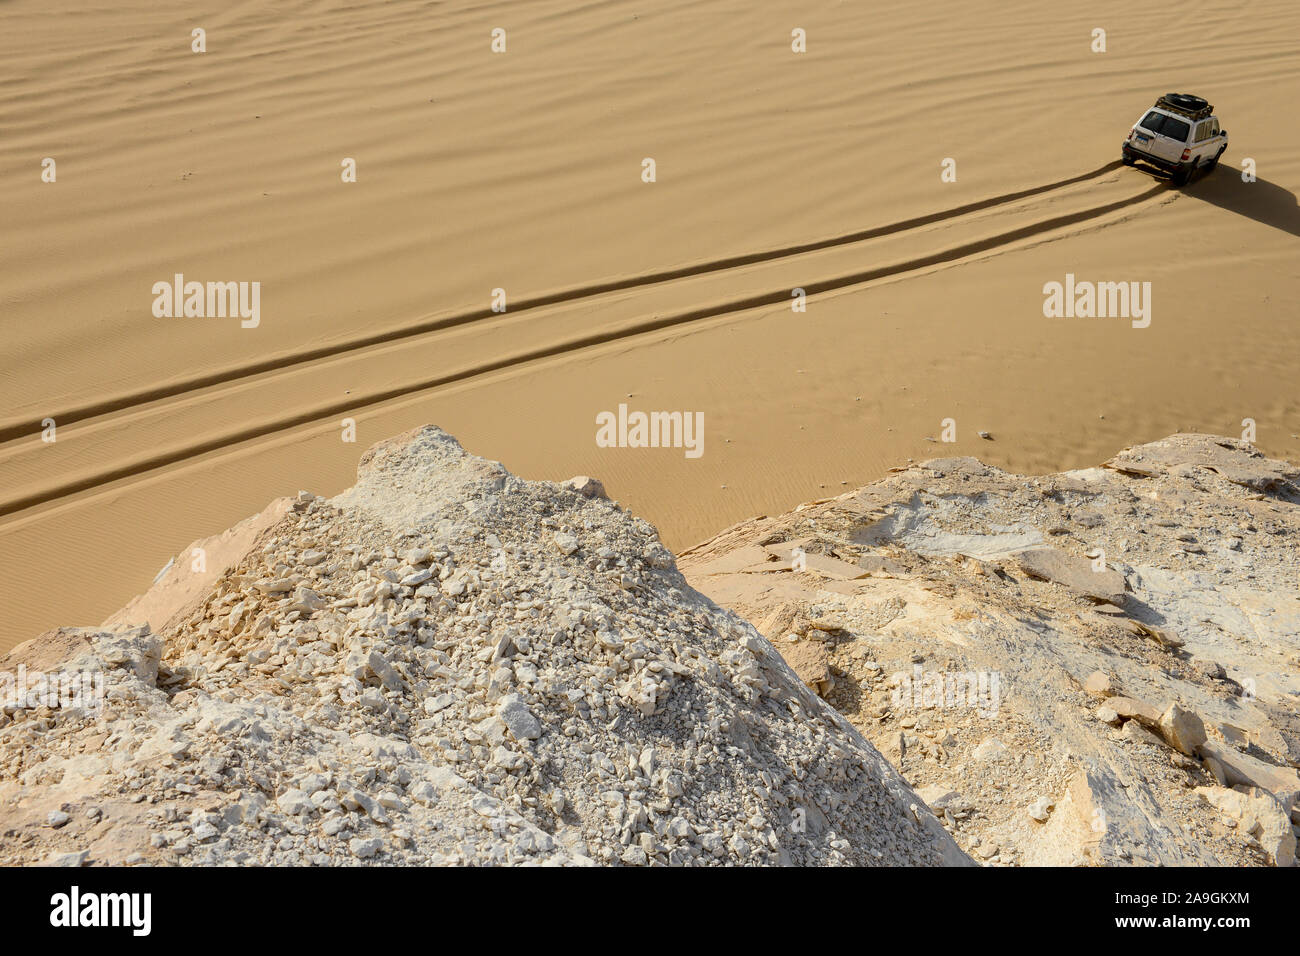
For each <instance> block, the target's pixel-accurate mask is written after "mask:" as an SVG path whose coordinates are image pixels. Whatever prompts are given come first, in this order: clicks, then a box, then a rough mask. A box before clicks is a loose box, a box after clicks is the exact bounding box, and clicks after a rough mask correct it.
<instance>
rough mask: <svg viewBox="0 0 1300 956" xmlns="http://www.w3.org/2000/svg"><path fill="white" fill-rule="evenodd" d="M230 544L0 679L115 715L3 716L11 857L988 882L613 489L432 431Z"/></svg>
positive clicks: (2, 765)
mask: <svg viewBox="0 0 1300 956" xmlns="http://www.w3.org/2000/svg"><path fill="white" fill-rule="evenodd" d="M210 543H213V546H212V547H211V548H210V549H209V548H205V547H204V544H205V543H204V542H198V543H196V546H197V547H198V548H200V549H202V550H201V551H200V552H197V553H196V552H194V551H192V550H187V552H185V553H183V554H182V555H180V556H178V558H177V560H176V561H175V562H174V563H173V564H172V565H171V566H169V568H168V569H167V571H166V572H165V573H164V574H163V575H161V576H160V579H159V580H158V582H157V583H156V584H155V587H154V589H153V590H152V591H151V592H150V594H148V595H145V596H143V597H142V598H141V599H138V600H137V601H135V602H133V603H132V604H131V605H129V606H128V607H127V608H125V609H124V610H123V611H122V612H119V614H117V615H114V617H113V618H112V619H110V624H109V625H106V626H105V628H103V629H61V630H59V631H55V632H52V633H50V634H47V635H44V636H42V637H41V638H38V639H36V640H35V641H32V642H29V643H28V644H26V645H23V646H21V647H19V648H16V649H15V650H14V652H13V653H11V654H10V655H9V656H8V657H7V658H6V659H5V660H4V661H0V671H9V672H13V671H15V670H16V669H17V668H19V666H20V665H21V666H22V667H24V668H25V669H26V670H27V671H28V672H35V671H38V670H39V671H42V672H44V673H47V674H48V673H54V672H59V671H63V672H66V671H70V670H76V671H77V672H79V673H87V674H99V675H101V676H102V678H103V681H104V685H103V686H104V697H105V699H104V702H103V706H102V708H98V709H96V707H95V706H94V700H93V699H92V698H87V699H86V700H84V701H83V702H82V706H80V707H79V706H74V705H72V704H71V703H70V702H68V701H51V700H49V699H44V700H43V701H33V700H20V701H17V702H15V703H13V704H11V706H9V707H7V708H6V709H5V713H4V715H3V716H0V814H2V816H3V820H0V823H3V829H4V830H6V831H10V832H11V834H12V835H11V836H10V837H8V838H7V839H6V840H4V841H3V843H2V844H0V847H2V848H0V862H5V863H15V862H23V863H29V862H41V861H52V862H61V863H118V862H121V861H124V860H128V861H140V862H150V863H176V862H182V863H224V862H235V863H278V864H298V863H316V864H341V863H354V862H356V861H358V860H363V861H368V862H376V863H499V864H523V863H585V862H597V863H624V864H647V863H659V864H691V863H744V864H759V863H795V864H827V863H854V864H939V863H965V862H968V859H967V858H966V857H965V855H964V854H963V853H962V852H961V851H960V850H959V849H958V848H957V846H956V844H955V843H954V842H953V840H952V839H951V838H950V837H949V836H948V834H947V833H946V832H945V831H944V830H943V828H942V827H941V826H940V825H939V823H938V822H937V820H936V819H935V818H934V817H933V816H932V815H931V813H930V812H929V810H927V809H926V807H925V805H924V803H923V802H922V801H921V800H920V799H919V798H918V797H917V796H916V795H915V794H914V793H913V792H912V791H911V790H910V789H909V787H908V786H907V784H906V783H905V782H904V781H903V780H902V778H901V777H900V776H899V775H898V774H897V773H896V772H895V771H894V770H893V768H892V767H891V766H890V765H889V764H888V763H887V762H886V761H885V760H884V759H883V758H882V757H881V756H880V755H879V754H878V753H877V752H876V751H875V750H874V749H873V748H872V747H871V746H870V745H869V744H868V743H866V741H865V740H864V739H863V738H862V737H861V736H860V735H859V734H858V732H857V731H856V730H854V729H853V728H852V726H850V724H849V723H848V722H847V721H845V720H844V719H843V718H841V717H840V716H839V715H838V714H837V713H835V712H834V711H833V710H832V709H831V708H830V707H829V706H827V705H826V704H824V703H823V702H822V701H821V700H820V699H818V698H817V696H816V695H815V694H813V693H812V692H811V691H810V690H809V689H807V687H806V686H805V685H804V684H803V682H802V681H800V680H799V679H798V677H797V676H796V675H795V673H794V672H793V671H792V670H791V669H790V667H789V666H787V664H786V663H785V662H784V661H783V660H782V658H781V656H780V655H779V654H777V653H776V652H775V651H774V650H773V648H772V646H771V645H770V644H769V643H768V641H767V640H766V639H765V638H764V637H762V636H761V635H760V634H759V633H758V632H757V631H756V630H755V629H754V628H753V627H752V626H750V625H749V624H747V623H745V622H744V621H743V620H741V619H740V618H739V617H737V616H736V615H735V614H733V613H731V612H729V611H726V610H723V609H721V608H720V607H718V606H717V605H716V604H714V603H713V602H712V601H710V600H709V599H707V598H705V597H703V596H702V595H700V594H699V593H698V592H696V591H694V590H693V589H692V588H690V587H689V586H688V585H687V584H686V582H685V580H684V579H683V578H682V577H681V575H680V574H679V573H678V571H677V569H676V566H675V563H674V560H673V556H672V555H671V554H670V553H669V552H668V551H667V550H666V549H665V548H664V547H663V545H662V544H660V542H659V540H658V537H657V535H656V532H655V530H654V529H653V528H652V527H651V526H650V525H648V524H647V523H646V522H644V521H642V520H640V519H637V518H634V517H632V516H630V515H628V514H626V513H625V512H623V511H621V510H620V509H619V508H618V507H617V506H616V505H615V504H613V503H612V502H610V501H608V500H607V499H605V498H604V496H603V493H602V492H601V489H600V487H599V483H598V482H594V481H592V480H590V479H588V480H586V481H583V482H580V483H578V484H576V485H575V486H574V487H565V486H562V485H558V484H552V483H546V482H527V481H522V480H520V479H518V478H516V477H514V476H512V475H511V474H509V473H508V472H507V471H506V470H505V469H504V468H503V467H502V466H501V465H499V464H496V463H493V462H488V461H484V460H482V459H479V458H476V457H474V456H472V455H469V454H467V453H465V452H464V451H463V450H462V449H461V447H460V446H459V445H458V444H457V443H456V442H455V440H454V439H452V438H451V437H450V436H448V435H446V434H445V433H443V432H442V431H440V430H438V429H436V428H433V427H425V428H422V429H419V430H416V431H414V432H410V433H408V434H406V435H403V436H400V437H398V438H395V439H392V440H390V441H387V442H384V443H382V444H380V445H377V446H376V447H374V448H372V449H371V450H370V451H369V452H367V453H366V455H365V457H364V458H363V459H362V462H361V465H360V468H359V480H358V483H357V485H356V486H355V487H353V488H352V489H350V490H349V491H347V492H345V493H344V494H342V495H340V496H338V497H337V498H335V499H333V500H325V499H322V498H316V497H314V496H312V495H310V494H306V493H303V494H300V495H299V496H298V498H297V499H296V500H293V501H284V500H282V501H279V502H276V503H273V504H272V505H271V506H270V507H269V508H268V510H267V512H264V513H263V515H261V516H258V517H256V518H254V519H251V520H250V521H249V522H245V523H244V524H242V525H241V526H239V528H236V529H232V531H231V532H230V533H228V534H226V535H223V536H221V538H220V539H211V542H210ZM217 545H219V546H217ZM200 557H201V558H202V559H203V560H196V558H200ZM47 698H48V695H47Z"/></svg>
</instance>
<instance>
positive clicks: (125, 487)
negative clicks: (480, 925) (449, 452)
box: [0, 0, 1300, 647]
mask: <svg viewBox="0 0 1300 956" xmlns="http://www.w3.org/2000/svg"><path fill="white" fill-rule="evenodd" d="M0 26H2V28H0V56H3V58H4V61H5V62H6V63H8V64H10V65H11V71H10V74H9V78H8V79H7V80H5V81H4V82H0V125H3V127H4V129H5V136H4V137H3V139H0V208H3V209H4V210H5V225H6V227H7V228H5V229H4V230H3V231H0V308H2V309H3V313H2V314H3V322H4V329H5V348H4V353H3V362H2V364H0V395H2V396H3V403H0V570H2V571H3V575H0V581H2V582H3V590H2V591H0V601H2V602H3V606H4V607H5V608H6V610H7V613H6V614H5V615H4V617H3V620H0V647H4V646H8V645H11V644H13V643H14V642H16V641H18V640H21V639H25V638H26V637H30V636H32V635H33V634H35V633H36V632H37V631H39V630H41V629H43V628H45V627H47V626H51V625H53V624H55V623H60V624H68V623H74V622H80V623H86V624H92V623H96V622H98V621H100V620H102V619H103V617H104V616H106V615H107V614H108V613H110V612H111V611H112V610H113V609H115V608H117V607H119V606H120V605H121V604H123V603H124V601H125V600H126V599H127V598H129V597H130V596H131V595H132V594H134V593H137V592H139V591H140V590H142V589H143V588H144V587H145V586H147V585H148V583H149V581H150V580H151V579H152V577H153V574H154V573H155V572H156V571H157V569H158V568H159V567H161V566H162V564H163V563H164V562H165V561H166V560H167V559H168V557H169V556H171V555H173V554H175V553H176V552H177V551H178V550H179V549H180V548H181V547H183V546H184V545H185V544H187V543H188V542H189V541H191V540H193V539H195V538H198V537H200V536H203V535H207V534H211V533H213V532H215V531H218V530H220V529H222V528H225V527H228V526H229V525H231V524H233V523H234V522H235V521H237V520H239V519H240V518H242V517H245V516H246V515H248V514H251V513H252V512H254V511H256V510H258V509H259V508H260V507H261V506H262V505H263V504H264V503H265V501H266V500H268V499H269V498H271V497H274V496H276V495H279V494H286V493H292V492H294V491H296V490H297V489H298V488H300V487H305V488H311V489H312V490H314V491H317V492H319V493H325V494H329V493H333V492H336V491H338V490H339V489H341V488H343V487H345V486H346V485H348V484H349V483H350V482H351V480H352V476H353V474H354V473H355V466H356V460H357V458H358V457H359V455H360V453H361V451H362V450H363V449H364V448H365V447H367V446H368V445H369V444H371V443H373V442H374V441H376V440H378V439H379V438H381V437H384V436H386V435H390V434H396V433H398V432H400V431H403V430H405V429H407V428H410V427H412V426H414V425H417V424H420V423H423V422H426V421H436V422H438V423H439V424H441V425H443V426H444V427H446V428H448V429H449V430H451V431H453V432H455V433H456V434H458V435H459V436H460V437H461V438H462V439H463V440H464V441H466V442H467V443H468V444H472V445H473V447H475V448H476V449H478V450H479V451H481V452H483V453H485V454H494V455H496V456H497V457H498V458H500V459H501V460H503V461H504V462H505V463H506V464H507V465H509V466H510V467H511V468H512V469H513V470H515V471H517V472H518V473H520V474H523V475H525V476H528V477H547V478H564V477H567V476H568V475H570V474H573V473H576V472H587V473H591V474H597V475H600V476H601V477H602V478H603V479H604V480H605V482H606V485H607V487H608V488H609V490H610V492H611V494H613V495H614V496H615V497H617V498H618V499H620V500H621V501H623V502H624V503H625V504H627V505H628V506H630V507H632V508H633V509H635V510H637V511H638V512H641V513H644V514H645V515H646V516H647V517H649V518H651V519H652V520H653V521H654V522H655V523H656V524H657V525H658V526H659V527H660V528H661V529H663V531H664V533H665V535H666V538H667V542H668V544H669V545H670V546H675V547H678V546H684V545H686V544H689V543H691V542H692V541H694V540H697V539H700V538H703V537H705V536H706V535H708V534H710V533H712V532H714V531H716V530H718V529H719V528H721V527H723V526H725V525H727V524H729V523H731V522H733V521H736V520H738V519H740V518H743V517H746V516H748V515H752V514H755V513H759V512H765V513H775V512H776V511H781V510H785V509H788V508H790V507H791V506H793V505H794V504H796V503H798V502H800V501H805V500H808V499H811V498H816V497H820V496H823V495H825V494H826V493H828V492H831V491H836V492H838V491H839V490H841V485H840V482H844V483H847V484H849V485H858V484H862V483H865V482H866V481H868V480H870V479H872V478H874V477H876V476H878V475H879V474H881V473H882V472H884V471H885V470H887V469H888V468H889V467H891V466H893V465H896V464H898V463H899V462H901V461H904V460H905V459H907V458H909V457H916V458H921V457H930V456H932V455H933V454H935V453H936V452H935V448H936V446H935V445H934V444H932V443H931V442H928V441H926V438H927V436H928V437H931V438H934V437H938V435H939V429H940V422H941V421H942V420H943V419H945V418H949V417H951V418H954V419H955V420H956V422H957V442H956V444H955V445H954V446H947V447H949V448H952V449H954V450H955V452H956V453H959V454H968V453H972V452H975V451H978V453H979V454H980V456H981V457H982V458H984V459H986V460H989V461H992V462H995V463H997V464H999V465H1003V466H1005V467H1008V468H1011V469H1014V470H1016V471H1020V472H1032V471H1042V472H1046V471H1055V470H1059V469H1062V468H1068V467H1074V466H1079V465H1084V464H1088V463H1091V462H1094V461H1096V460H1099V459H1100V458H1101V457H1103V456H1104V455H1105V454H1107V453H1109V452H1110V451H1112V450H1113V449H1114V448H1115V447H1119V446H1122V445H1125V444H1130V443H1133V442H1136V441H1141V440H1144V439H1154V438H1157V437H1160V436H1162V435H1164V434H1168V433H1170V432H1174V431H1186V430H1202V431H1210V432H1216V433H1235V432H1237V431H1239V430H1240V429H1241V427H1242V426H1241V421H1242V419H1244V418H1253V419H1254V420H1255V421H1256V422H1257V423H1258V429H1259V434H1258V444H1259V446H1260V447H1261V448H1262V449H1263V450H1264V451H1266V452H1267V453H1268V454H1270V455H1273V456H1275V457H1289V458H1291V459H1295V458H1296V457H1297V456H1300V440H1297V439H1296V438H1295V437H1294V435H1295V434H1298V433H1300V397H1298V396H1297V395H1296V392H1295V387H1294V386H1295V382H1296V381H1298V380H1300V351H1297V350H1296V349H1294V348H1290V347H1288V343H1290V342H1292V341H1293V339H1294V325H1295V322H1296V320H1297V318H1300V306H1297V304H1296V302H1297V298H1298V297H1297V292H1298V291H1300V271H1298V270H1297V268H1296V262H1297V256H1296V251H1297V245H1296V240H1297V237H1300V208H1298V207H1297V205H1296V199H1295V190H1296V189H1297V187H1298V186H1300V159H1298V158H1297V156H1298V155H1300V154H1298V152H1297V149H1298V147H1300V142H1297V141H1298V140H1300V134H1298V133H1297V132H1296V131H1295V129H1294V124H1293V123H1291V122H1290V121H1289V118H1290V117H1291V116H1292V115H1293V114H1294V104H1295V102H1296V99H1297V94H1300V61H1297V60H1296V58H1295V55H1294V51H1293V41H1294V37H1295V36H1296V35H1298V34H1300V29H1298V28H1300V11H1298V10H1297V8H1296V7H1295V5H1294V4H1293V3H1290V2H1287V0H1270V2H1263V3H1254V4H1251V5H1250V7H1249V12H1248V14H1247V12H1246V8H1245V7H1244V6H1243V5H1242V4H1239V3H1226V2H1223V3H1215V2H1205V3H1200V4H1196V5H1194V7H1192V8H1191V9H1189V10H1187V11H1185V12H1184V13H1183V14H1182V15H1180V16H1179V18H1178V19H1177V20H1171V19H1170V18H1169V16H1168V13H1167V10H1165V9H1162V8H1159V7H1152V8H1150V9H1145V10H1141V9H1134V8H1133V5H1131V4H1125V3H1119V2H1107V3H1099V4H1094V5H1092V6H1090V7H1089V8H1088V9H1078V8H1069V9H1060V10H1058V9H1046V8H1043V7H1041V5H1037V4H1033V3H1029V2H1013V3H1009V4H1004V5H999V8H998V9H997V10H994V11H990V10H987V9H981V8H979V6H978V5H975V6H972V5H967V4H956V3H939V4H931V5H927V6H926V7H925V8H924V9H915V8H907V7H902V6H900V7H895V8H890V9H876V8H867V7H862V6H858V5H850V4H834V5H832V4H826V5H821V6H818V7H815V8H813V9H811V10H810V9H808V8H807V7H806V6H805V5H799V4H793V3H772V4H767V3H765V4H763V5H762V9H761V10H754V9H751V5H748V4H743V3H740V2H731V0H726V2H710V3H707V4H685V3H679V4H661V5H656V6H655V7H654V8H638V7H637V6H636V5H630V4H625V3H598V4H588V5H576V4H572V3H570V2H568V0H564V2H549V0H547V2H537V3H532V4H528V5H526V6H522V7H521V6H519V5H507V4H487V5H481V6H473V7H470V6H468V5H463V4H457V3H431V4H423V3H400V4H391V3H377V2H376V3H368V2H363V3H355V4H349V5H342V4H338V5H335V4H331V3H323V2H322V3H296V4H289V5H276V6H274V7H267V8H263V7H262V6H261V5H256V4H247V3H245V4H238V5H235V6H234V7H231V8H229V9H224V10H220V11H214V10H211V9H210V8H206V7H204V6H201V5H197V4H196V5H190V6H187V7H182V8H179V9H177V8H168V9H166V10H158V9H156V8H154V7H153V6H151V5H145V4H131V3H127V4H119V5H115V6H114V7H112V8H99V7H94V8H87V9H85V10H82V11H79V12H78V13H77V15H76V16H73V17H61V18H50V17H48V15H47V14H46V12H45V11H44V9H43V8H42V7H41V6H39V5H38V4H36V3H34V2H29V0H18V2H12V3H8V4H5V5H4V6H3V7H2V8H0ZM498 26H499V27H504V28H506V29H507V31H508V49H507V52H506V53H505V54H493V53H492V52H491V50H490V46H489V44H490V31H491V30H492V28H494V27H498ZM195 27H203V28H204V29H205V30H206V31H207V52H205V53H202V54H196V53H192V52H191V50H190V35H191V33H190V31H191V30H192V29H193V28H195ZM795 27H801V28H803V29H806V30H807V31H808V38H809V40H808V52H807V53H806V54H801V55H798V54H794V53H792V52H791V49H790V32H791V30H792V29H793V28H795ZM1095 27H1101V28H1104V29H1105V30H1106V31H1107V42H1108V50H1107V52H1106V53H1104V54H1099V53H1093V52H1091V51H1090V49H1089V44H1090V37H1091V32H1092V30H1093V29H1094V28H1095ZM1155 38H1158V42H1156V39H1155ZM1171 89H1187V90H1193V91H1196V92H1199V93H1202V94H1204V95H1206V96H1208V97H1209V98H1210V99H1211V100H1212V102H1214V103H1215V104H1216V107H1217V112H1218V114H1219V115H1220V116H1222V117H1223V122H1224V125H1225V126H1226V127H1227V128H1228V130H1229V132H1230V134H1231V142H1232V147H1231V149H1230V151H1229V152H1228V153H1227V154H1226V155H1225V157H1224V165H1223V167H1222V168H1220V169H1219V170H1218V171H1217V172H1216V173H1215V174H1214V175H1213V176H1212V177H1209V178H1205V179H1201V180H1199V181H1196V182H1194V183H1193V184H1192V185H1190V186H1189V187H1187V188H1186V189H1185V190H1182V191H1178V190H1174V189H1172V188H1171V187H1169V186H1168V185H1167V184H1165V183H1164V182H1163V181H1162V180H1160V179H1158V178H1156V177H1154V176H1152V175H1151V174H1150V173H1149V172H1142V171H1139V170H1133V169H1126V168H1121V167H1119V166H1118V165H1117V162H1116V161H1117V159H1118V150H1119V142H1120V140H1121V139H1122V136H1123V134H1124V132H1125V131H1126V129H1127V127H1128V125H1129V124H1130V123H1131V122H1132V121H1133V120H1134V119H1135V118H1136V116H1137V115H1138V113H1139V112H1140V111H1141V110H1142V109H1143V107H1145V106H1147V105H1149V104H1150V102H1151V100H1152V99H1153V98H1154V97H1155V96H1156V95H1157V94H1159V93H1162V92H1165V91H1166V90H1171ZM47 156H48V157H53V158H54V159H55V160H56V162H57V181H56V182H55V183H44V182H42V181H41V175H40V173H41V159H42V158H44V157H47ZM345 157H353V158H355V159H356V160H357V169H358V178H357V182H356V183H350V184H345V183H343V182H341V180H340V162H341V160H342V159H343V158H345ZM645 157H653V158H654V159H655V160H656V162H657V174H658V175H657V181H656V182H654V183H652V184H647V183H644V182H642V181H641V163H642V160H643V158H645ZM945 157H953V158H955V159H956V161H957V170H958V176H957V181H956V182H955V183H944V182H942V181H941V180H940V175H939V174H940V162H941V160H943V159H944V158H945ZM1245 157H1251V158H1253V159H1255V160H1256V161H1257V163H1258V175H1259V181H1258V182H1255V183H1243V182H1242V181H1241V178H1240V176H1239V175H1238V171H1239V169H1240V162H1241V160H1242V159H1243V158H1245ZM178 272H181V273H184V274H185V275H186V276H187V277H188V278H192V279H195V280H198V281H258V282H260V283H261V284H262V285H261V287H262V310H261V312H262V315H261V322H260V324H259V325H258V327H257V328H248V329H245V328H240V324H239V321H238V319H232V318H202V319H200V318H177V319H160V318H155V317H154V316H153V314H152V313H151V304H152V301H153V296H152V295H151V292H150V290H151V287H152V285H153V284H154V283H155V282H157V281H159V280H170V279H171V277H172V276H173V275H174V274H175V273H178ZM1067 273H1071V274H1075V275H1078V276H1080V277H1081V278H1089V279H1096V280H1102V281H1130V280H1132V281H1149V282H1151V283H1152V289H1153V301H1154V315H1153V321H1152V323H1151V326H1150V327H1149V328H1145V329H1133V328H1131V327H1129V325H1128V323H1126V322H1123V321H1116V320H1110V319H1105V320H1103V319H1073V320H1067V319H1059V320H1052V319H1045V318H1044V317H1043V314H1042V287H1043V284H1044V283H1045V282H1049V281H1059V280H1061V279H1062V278H1063V277H1064V276H1065V275H1066V274H1067ZM795 287H800V288H803V289H805V290H806V291H807V293H808V294H809V296H810V298H809V302H808V311H807V312H806V313H794V312H792V311H791V308H790V290H791V289H792V288H795ZM496 288H504V289H505V290H506V294H507V301H508V311H506V312H505V313H504V314H499V313H494V312H492V311H491V296H492V290H493V289H496ZM620 402H622V403H628V404H629V405H631V406H634V407H636V408H642V409H676V410H698V411H702V412H703V413H704V417H705V422H706V435H705V449H706V451H705V454H704V455H703V456H701V457H700V458H699V459H695V460H690V459H687V458H686V457H685V456H684V455H683V454H682V453H681V451H680V450H679V449H608V448H600V447H597V445H596V444H595V442H594V440H593V437H594V432H595V425H594V420H595V416H596V414H597V413H598V412H600V411H604V410H610V409H614V408H616V407H617V406H618V404H619V403H620ZM1102 416H1104V417H1102ZM47 417H50V418H53V419H55V421H56V422H57V423H58V433H57V435H58V440H57V441H56V442H54V443H53V444H48V443H45V442H42V441H41V438H40V432H41V422H42V420H43V419H45V418H47ZM344 418H350V419H354V420H355V422H356V427H357V432H358V434H357V441H356V442H355V443H345V442H343V441H341V440H340V431H341V429H340V422H341V420H342V419H344ZM979 430H986V431H989V432H991V433H992V434H993V436H994V439H995V440H994V441H993V442H992V443H988V442H984V441H981V440H980V439H979V438H978V437H977V435H976V433H977V431H979ZM939 447H945V446H939ZM40 591H47V592H50V593H51V594H52V595H53V594H57V600H56V599H54V598H53V597H52V598H51V600H50V602H48V606H45V607H40V606H37V605H38V604H39V603H41V602H32V601H30V600H28V599H27V597H28V596H29V595H30V594H31V593H33V592H40Z"/></svg>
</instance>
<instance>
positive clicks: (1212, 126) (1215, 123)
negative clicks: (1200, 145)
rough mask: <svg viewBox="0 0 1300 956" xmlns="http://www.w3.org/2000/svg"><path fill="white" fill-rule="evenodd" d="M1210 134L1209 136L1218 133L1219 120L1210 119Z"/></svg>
mask: <svg viewBox="0 0 1300 956" xmlns="http://www.w3.org/2000/svg"><path fill="white" fill-rule="evenodd" d="M1210 135H1211V136H1218V135H1219V121H1218V120H1216V119H1213V120H1210Z"/></svg>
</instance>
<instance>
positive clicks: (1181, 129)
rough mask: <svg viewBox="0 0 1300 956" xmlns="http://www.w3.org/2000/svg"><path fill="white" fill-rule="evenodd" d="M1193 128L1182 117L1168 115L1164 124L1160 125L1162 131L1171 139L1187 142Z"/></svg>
mask: <svg viewBox="0 0 1300 956" xmlns="http://www.w3.org/2000/svg"><path fill="white" fill-rule="evenodd" d="M1191 130H1192V128H1191V126H1189V125H1188V124H1186V123H1184V122H1183V121H1182V120H1180V119H1174V118H1173V117H1172V116H1166V117H1165V122H1164V125H1163V126H1161V127H1160V132H1161V133H1163V134H1164V135H1165V136H1168V137H1169V138H1170V139H1176V140H1178V142H1180V143H1185V142H1187V134H1188V133H1190V132H1191Z"/></svg>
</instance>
